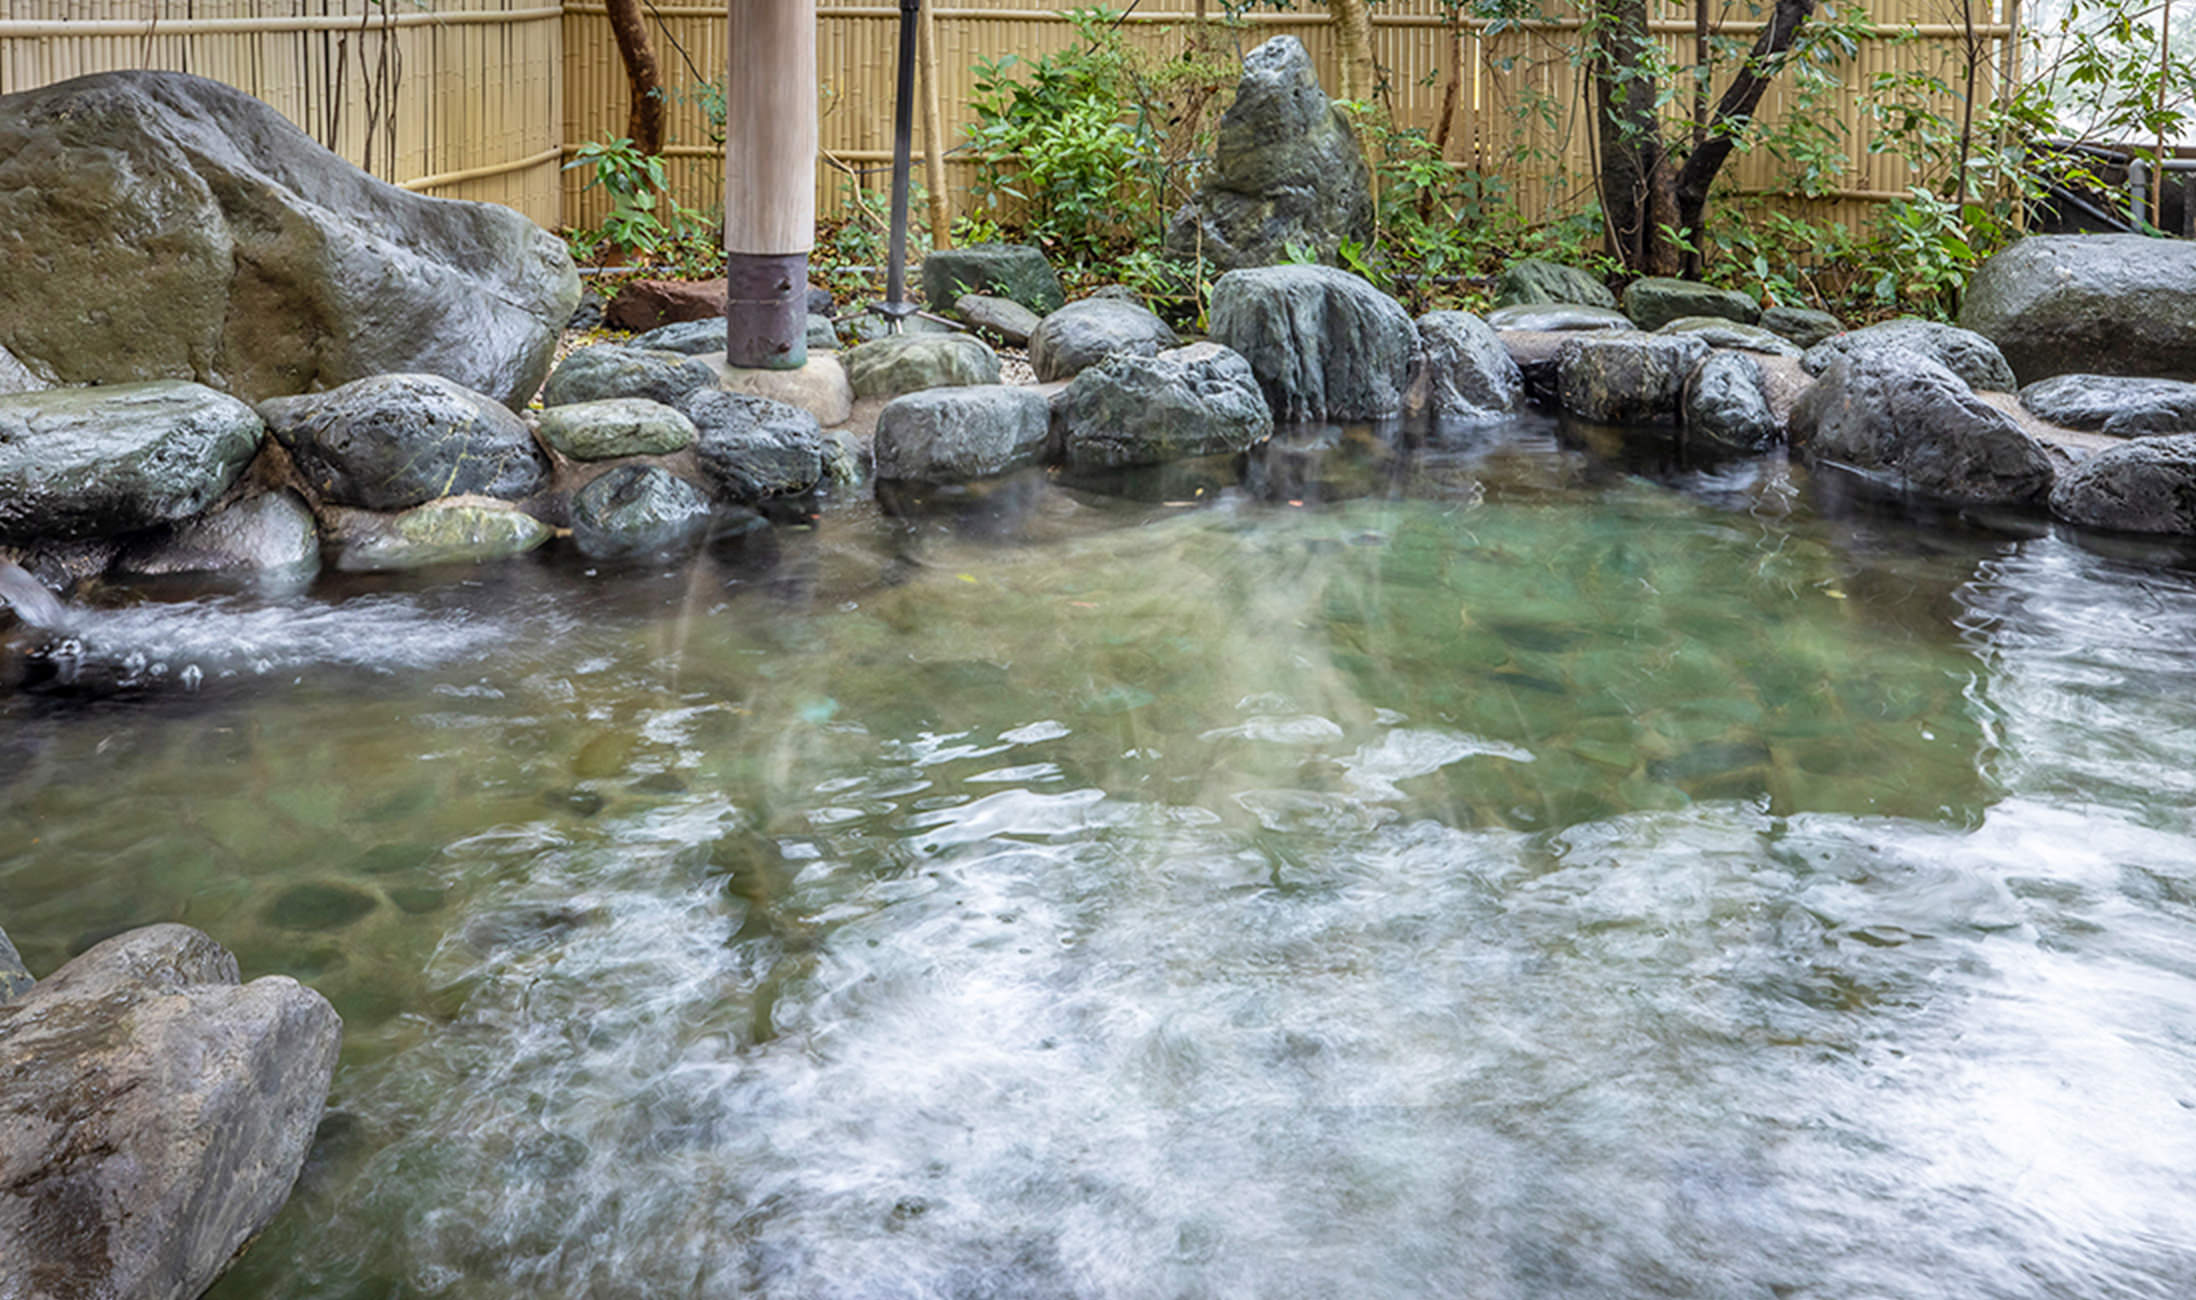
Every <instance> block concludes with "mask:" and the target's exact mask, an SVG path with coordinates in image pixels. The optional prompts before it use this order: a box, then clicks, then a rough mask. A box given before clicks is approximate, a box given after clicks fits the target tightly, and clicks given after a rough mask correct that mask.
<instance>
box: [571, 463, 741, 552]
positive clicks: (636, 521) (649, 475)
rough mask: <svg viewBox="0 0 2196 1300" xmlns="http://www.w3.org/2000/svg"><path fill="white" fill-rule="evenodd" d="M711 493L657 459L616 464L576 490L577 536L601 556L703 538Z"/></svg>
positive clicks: (675, 546) (583, 548)
mask: <svg viewBox="0 0 2196 1300" xmlns="http://www.w3.org/2000/svg"><path fill="white" fill-rule="evenodd" d="M710 515H711V511H710V507H709V498H708V497H707V496H706V495H704V494H703V492H702V490H701V489H700V488H698V487H695V486H694V485H693V484H691V483H689V482H687V481H686V480H685V479H682V478H680V477H679V476H678V475H676V474H673V473H671V472H670V471H669V470H667V469H663V468H661V467H660V466H656V465H616V466H613V467H611V468H610V469H608V470H606V471H604V472H603V473H602V474H600V475H598V476H596V477H595V478H594V479H592V480H591V481H589V482H588V484H587V485H586V486H585V487H583V488H581V489H580V490H579V491H577V492H575V493H573V494H572V541H573V543H574V544H575V545H577V546H578V547H579V549H580V553H581V554H583V555H587V556H589V557H591V558H594V559H598V560H609V559H621V558H625V557H630V556H641V555H659V554H662V553H664V552H667V551H680V550H687V549H690V548H692V547H695V546H698V545H700V544H701V540H702V538H703V537H704V536H706V535H707V534H708V532H709V520H710Z"/></svg>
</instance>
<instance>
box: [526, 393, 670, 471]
mask: <svg viewBox="0 0 2196 1300" xmlns="http://www.w3.org/2000/svg"><path fill="white" fill-rule="evenodd" d="M538 432H539V433H540V434H541V440H542V441H543V442H545V443H547V444H548V445H549V446H550V448H551V449H553V450H554V451H556V452H557V454H559V455H561V456H565V457H568V458H569V459H572V460H583V461H593V460H616V459H617V458H619V457H621V456H668V455H670V454H671V453H673V452H677V451H684V450H686V449H687V448H688V447H691V446H693V445H694V439H695V437H696V436H697V434H696V432H695V429H694V422H693V421H692V420H689V419H687V418H686V417H685V416H684V415H681V414H680V413H679V412H678V411H677V410H675V409H674V408H672V407H669V406H666V405H664V404H663V403H662V402H658V401H653V400H651V399H649V398H646V397H611V398H605V399H603V400H601V401H596V402H573V403H572V404H570V405H568V406H552V407H550V408H549V409H548V410H545V411H543V412H542V413H541V424H540V427H539V429H538Z"/></svg>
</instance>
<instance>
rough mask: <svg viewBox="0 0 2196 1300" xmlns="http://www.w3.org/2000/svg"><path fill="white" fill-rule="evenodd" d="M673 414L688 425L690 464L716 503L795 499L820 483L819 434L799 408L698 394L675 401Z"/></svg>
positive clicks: (821, 446)
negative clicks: (690, 423)
mask: <svg viewBox="0 0 2196 1300" xmlns="http://www.w3.org/2000/svg"><path fill="white" fill-rule="evenodd" d="M678 410H679V413H680V414H682V415H684V416H685V417H686V418H687V419H689V420H692V421H693V422H694V428H695V429H696V430H697V431H698V436H697V437H696V438H695V440H694V463H695V464H696V465H697V466H699V467H700V469H701V472H702V477H703V478H705V479H706V480H708V484H709V487H710V490H711V494H712V495H713V496H714V497H715V498H716V499H717V500H718V501H720V502H723V503H725V504H728V505H743V506H744V505H753V504H755V503H756V502H758V501H762V500H764V499H766V498H769V497H782V496H798V495H799V494H801V493H803V492H808V491H810V490H812V489H814V488H815V486H816V484H817V483H818V482H820V481H822V479H823V472H824V450H825V447H824V436H823V429H822V427H821V426H819V425H818V424H817V423H816V417H815V416H813V415H810V414H809V413H808V412H806V411H804V410H802V409H801V408H800V407H797V406H792V405H789V404H787V403H785V402H777V401H772V400H771V399H770V398H767V397H753V396H750V395H748V394H746V393H726V392H720V391H717V390H715V389H698V390H696V391H694V392H691V393H688V394H687V395H686V396H685V397H684V398H681V399H680V400H679V403H678Z"/></svg>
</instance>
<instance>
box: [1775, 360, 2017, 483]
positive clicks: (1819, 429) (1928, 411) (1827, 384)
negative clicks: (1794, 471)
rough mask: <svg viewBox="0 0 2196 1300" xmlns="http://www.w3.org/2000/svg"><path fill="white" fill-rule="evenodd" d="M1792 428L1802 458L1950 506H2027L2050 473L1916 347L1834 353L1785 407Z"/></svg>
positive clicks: (2006, 424) (1994, 412)
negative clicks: (1800, 445)
mask: <svg viewBox="0 0 2196 1300" xmlns="http://www.w3.org/2000/svg"><path fill="white" fill-rule="evenodd" d="M1792 436H1793V440H1794V441H1795V442H1800V443H1804V444H1805V446H1806V449H1807V454H1808V456H1809V457H1810V458H1811V459H1814V460H1823V461H1831V462H1835V463H1837V464H1841V465H1846V466H1849V467H1852V468H1854V469H1858V470H1860V471H1862V472H1863V473H1865V474H1867V475H1869V476H1870V477H1872V478H1876V479H1879V480H1883V481H1885V482H1887V483H1888V485H1889V486H1892V487H1894V488H1896V489H1898V490H1899V491H1902V492H1909V493H1914V494H1917V495H1920V496H1925V497H1930V498H1933V499H1935V500H1938V501H1944V502H1949V503H1951V504H1954V505H2034V504H2037V503H2040V502H2041V501H2042V500H2043V499H2044V497H2045V496H2046V495H2047V494H2048V493H2049V492H2050V491H2051V484H2052V479H2053V477H2054V473H2055V471H2054V467H2053V465H2052V461H2051V456H2050V454H2049V452H2047V451H2046V450H2045V448H2044V446H2043V444H2042V443H2040V442H2038V441H2036V439H2035V438H2033V437H2031V436H2030V435H2029V434H2028V433H2027V431H2025V430H2024V429H2022V428H2021V426H2020V425H2019V424H2018V423H2017V422H2015V421H2014V419H2013V417H2012V416H2010V415H2007V414H2006V413H2005V412H2003V411H2000V410H1998V409H1997V408H1996V407H1993V406H1991V405H1990V404H1989V403H1987V402H1985V401H1983V400H1982V399H1981V398H1980V397H1977V396H1976V395H1975V392H1974V390H1973V389H1972V388H1970V387H1968V385H1967V383H1966V381H1965V380H1963V379H1961V378H1960V377H1959V376H1958V375H1956V374H1953V373H1952V372H1951V371H1950V370H1949V369H1947V368H1945V367H1944V366H1943V365H1942V364H1940V363H1939V362H1937V361H1935V360H1933V359H1931V358H1929V357H1925V356H1923V355H1921V354H1920V353H1918V352H1905V351H1899V350H1896V349H1868V350H1864V351H1859V352H1855V353H1853V354H1852V355H1850V356H1845V357H1840V358H1838V359H1837V360H1836V361H1834V362H1832V363H1831V365H1830V368H1829V369H1828V370H1827V371H1825V372H1824V373H1823V376H1822V378H1821V379H1820V380H1818V381H1816V383H1815V386H1814V387H1813V388H1811V389H1809V390H1808V391H1807V394H1806V396H1804V397H1803V398H1801V399H1800V402H1799V404H1798V406H1797V407H1796V408H1795V409H1794V410H1793V413H1792Z"/></svg>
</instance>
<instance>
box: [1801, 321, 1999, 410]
mask: <svg viewBox="0 0 2196 1300" xmlns="http://www.w3.org/2000/svg"><path fill="white" fill-rule="evenodd" d="M1863 352H1912V353H1914V354H1916V355H1918V356H1924V357H1928V358H1929V359H1930V360H1932V361H1934V362H1936V363H1937V364H1938V365H1940V366H1943V367H1944V368H1945V369H1947V370H1949V371H1951V372H1952V373H1953V374H1955V375H1958V376H1959V377H1960V378H1961V379H1963V380H1966V381H1967V385H1968V387H1970V388H1973V389H1975V390H1977V391H1978V392H1985V393H2010V392H2012V391H2014V389H2015V388H2017V387H2018V385H2017V384H2016V383H2015V382H2014V379H2013V368H2012V367H2011V366H2009V365H2007V364H2006V362H2005V357H2004V355H2003V354H2002V353H2000V352H1999V351H1998V348H1997V345H1996V344H1994V343H1992V342H1991V341H1990V340H1989V339H1986V338H1984V337H1983V336H1982V335H1980V334H1977V333H1976V332H1974V331H1973V330H1965V329H1961V328H1960V327H1959V326H1957V325H1946V324H1942V323H1941V322H1938V321H1932V320H1921V319H1919V318H1917V317H1913V316H1902V317H1900V318H1899V319H1897V320H1887V321H1881V322H1879V323H1877V324H1874V325H1863V326H1862V327H1861V328H1859V329H1857V330H1847V331H1846V332H1845V333H1843V334H1833V335H1831V336H1830V337H1829V338H1826V339H1824V340H1823V341H1822V342H1820V343H1817V344H1816V345H1815V346H1813V347H1811V348H1809V349H1807V352H1806V355H1804V356H1802V357H1801V358H1800V368H1801V369H1803V370H1805V371H1806V372H1807V373H1808V374H1810V375H1819V374H1821V373H1823V372H1824V371H1826V370H1828V369H1829V368H1830V363H1831V362H1833V361H1836V360H1837V359H1838V358H1839V357H1846V356H1855V355H1858V354H1860V353H1863Z"/></svg>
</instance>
